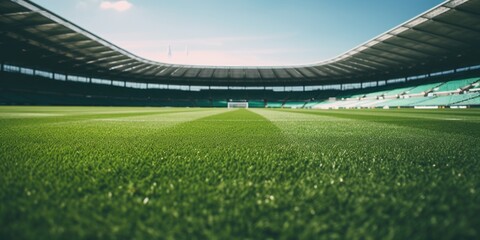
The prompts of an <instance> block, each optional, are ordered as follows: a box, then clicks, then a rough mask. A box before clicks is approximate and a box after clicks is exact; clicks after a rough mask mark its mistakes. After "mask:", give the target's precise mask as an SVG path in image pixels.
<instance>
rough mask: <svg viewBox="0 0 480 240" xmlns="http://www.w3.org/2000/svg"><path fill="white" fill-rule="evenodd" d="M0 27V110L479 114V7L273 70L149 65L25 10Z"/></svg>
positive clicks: (52, 17) (451, 4)
mask: <svg viewBox="0 0 480 240" xmlns="http://www.w3.org/2000/svg"><path fill="white" fill-rule="evenodd" d="M0 23H1V26H0V52H1V54H0V61H1V71H0V72H1V73H0V74H1V75H0V77H1V81H0V91H1V92H0V93H1V95H0V104H45V105H142V106H198V107H223V106H226V105H227V102H228V101H229V100H231V99H233V100H240V101H249V102H250V104H249V105H250V106H253V107H255V106H258V107H265V106H267V107H311V108H342V107H346V108H349V107H413V106H417V105H418V104H417V102H418V103H419V102H423V103H424V104H423V105H422V104H421V105H422V106H429V105H428V104H427V103H428V101H430V102H431V101H432V100H433V99H435V100H433V102H434V103H435V101H438V102H439V104H437V105H435V104H433V105H432V106H464V105H468V106H476V105H480V98H479V97H480V96H479V95H478V93H479V91H478V88H479V87H478V84H479V83H478V80H479V79H478V78H476V77H477V76H480V57H479V56H480V44H479V43H480V2H479V1H473V0H470V1H469V0H451V1H445V2H444V3H442V4H440V5H438V6H436V7H434V8H432V9H430V10H428V11H426V12H424V13H422V14H420V15H418V16H417V17H415V18H413V19H411V20H409V21H407V22H405V23H402V24H400V25H399V26H397V27H395V28H393V29H391V30H389V31H387V32H385V33H383V34H381V35H379V36H377V37H375V38H373V39H372V40H370V41H367V42H366V43H364V44H362V45H360V46H358V47H355V48H354V49H352V50H350V51H348V52H346V53H343V54H341V55H339V56H337V57H335V58H333V59H329V60H326V61H323V62H319V63H315V64H309V65H298V66H282V67H268V66H265V67H229V66H191V65H178V64H168V63H161V62H154V61H151V60H147V59H144V58H141V57H139V56H136V55H134V54H132V53H130V52H128V51H126V50H124V49H122V48H120V47H118V46H115V45H113V44H112V43H110V42H108V41H107V40H105V39H102V38H100V37H98V36H96V35H95V34H93V33H91V32H89V31H87V30H85V29H83V28H81V27H79V26H77V25H76V24H74V23H72V22H69V21H68V20H66V19H64V18H62V17H60V16H58V15H56V14H54V13H52V12H51V11H49V10H47V9H45V8H42V7H41V6H38V5H36V4H35V3H33V2H31V1H27V0H1V1H0ZM465 94H470V95H465ZM457 95H465V96H457ZM331 97H335V101H326V100H327V99H329V98H331ZM415 97H418V99H416V100H419V101H413V100H412V99H413V98H415ZM420 97H421V99H420ZM407 98H409V99H408V100H405V101H407V102H408V103H407V102H402V101H403V100H402V99H407ZM410 98H412V99H410ZM439 99H444V101H440V100H439ZM452 99H453V100H452ZM420 100H421V101H420ZM340 101H342V102H340ZM346 101H351V102H348V104H347V103H346ZM389 101H391V102H395V101H397V102H400V103H396V104H391V103H388V102H389ZM335 102H337V103H335ZM462 102H463V103H464V104H461V103H462ZM367 103H368V104H367ZM381 103H384V104H383V105H382V104H381ZM467 103H468V104H467ZM329 104H330V105H329ZM332 104H333V105H332ZM322 105H323V107H322Z"/></svg>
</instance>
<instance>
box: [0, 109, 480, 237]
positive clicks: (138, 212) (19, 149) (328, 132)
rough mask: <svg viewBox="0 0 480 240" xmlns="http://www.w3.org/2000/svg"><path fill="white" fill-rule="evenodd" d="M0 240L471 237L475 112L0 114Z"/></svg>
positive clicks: (477, 140) (477, 202)
mask: <svg viewBox="0 0 480 240" xmlns="http://www.w3.org/2000/svg"><path fill="white" fill-rule="evenodd" d="M0 129H1V131H0V183H1V184H0V203H1V205H0V239H154V238H160V239H205V238H208V239H231V238H235V239H269V238H272V239H295V238H301V239H426V238H427V239H478V238H479V237H480V232H479V231H480V230H479V226H480V217H479V216H480V174H479V173H480V157H479V156H480V111H479V110H478V109H467V110H428V111H425V110H339V111H317V110H308V111H307V110H268V109H254V110H227V109H186V108H185V109H181V108H108V107H104V108H87V107H0Z"/></svg>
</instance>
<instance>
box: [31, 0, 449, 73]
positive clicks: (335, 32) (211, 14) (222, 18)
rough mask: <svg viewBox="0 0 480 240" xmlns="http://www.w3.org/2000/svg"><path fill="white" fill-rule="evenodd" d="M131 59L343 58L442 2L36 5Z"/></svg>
mask: <svg viewBox="0 0 480 240" xmlns="http://www.w3.org/2000/svg"><path fill="white" fill-rule="evenodd" d="M33 2H35V3H37V4H39V5H41V6H43V7H45V8H47V9H48V10H50V11H53V12H54V13H56V14H58V15H60V16H61V17H63V18H65V19H67V20H69V21H71V22H73V23H75V24H77V25H78V26H80V27H82V28H84V29H86V30H88V31H90V32H92V33H94V34H95V35H98V36H100V37H102V38H104V39H105V40H107V41H109V42H111V43H113V44H115V45H117V46H119V47H121V48H124V49H126V50H127V51H130V52H131V53H133V54H135V55H137V56H140V57H143V58H146V59H149V60H154V61H159V62H166V63H176V64H189V65H220V66H281V65H299V64H311V63H316V62H320V61H323V60H328V59H330V58H333V57H336V56H338V55H340V54H342V53H344V52H346V51H348V50H350V49H352V48H354V47H356V46H358V45H360V44H362V43H364V42H366V41H368V40H370V39H372V38H374V37H376V36H378V35H380V34H382V33H384V32H386V31H388V30H390V29H391V28H393V27H396V26H398V25H399V24H401V23H403V22H405V21H407V20H409V19H411V18H413V17H415V16H417V15H419V14H421V13H422V12H424V11H426V10H428V9H430V8H432V7H434V6H436V5H438V4H440V3H442V2H443V1H442V0H421V1H420V0H401V1H399V0H336V1H333V0H329V1H327V0H108V1H107V0H33Z"/></svg>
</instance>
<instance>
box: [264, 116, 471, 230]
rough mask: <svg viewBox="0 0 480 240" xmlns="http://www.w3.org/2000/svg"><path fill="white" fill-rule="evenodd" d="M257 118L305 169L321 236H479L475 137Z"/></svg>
mask: <svg viewBox="0 0 480 240" xmlns="http://www.w3.org/2000/svg"><path fill="white" fill-rule="evenodd" d="M255 111H256V112H257V113H260V114H262V115H263V116H265V117H266V118H268V119H270V120H272V121H273V122H274V123H275V124H276V125H277V126H278V127H279V128H280V129H282V131H283V132H284V134H285V135H287V136H289V139H290V140H291V141H292V146H296V147H297V149H298V151H299V152H298V153H297V155H298V156H300V157H301V158H302V159H305V161H304V162H306V163H310V164H311V166H312V170H311V172H314V173H315V174H316V176H317V181H319V182H321V183H322V184H318V185H317V187H318V188H317V189H318V191H319V192H321V193H322V194H321V195H320V196H318V198H317V199H315V202H316V203H317V204H311V205H308V207H310V208H312V207H313V209H314V211H315V212H316V213H317V212H319V211H320V212H322V215H323V216H330V219H329V220H327V219H325V221H330V222H329V224H325V225H323V227H324V228H325V231H328V230H326V229H330V230H331V229H335V228H336V227H338V228H339V229H343V230H339V231H341V232H343V233H344V234H345V235H340V236H342V237H341V238H355V237H359V236H360V235H362V234H360V235H359V233H361V232H363V233H365V235H363V236H365V237H366V236H368V235H369V234H367V232H375V234H378V235H377V237H378V236H381V237H380V238H396V239H404V238H418V239H425V238H447V239H449V238H461V237H462V236H463V237H466V236H475V235H477V234H478V232H477V230H476V227H475V226H476V225H478V224H479V223H480V221H479V219H478V218H477V217H475V215H476V214H478V213H480V207H478V205H477V204H476V202H477V201H478V200H479V199H480V198H479V195H478V190H479V189H480V182H479V181H478V178H477V177H476V175H477V174H476V172H477V171H479V170H480V161H479V158H478V157H477V155H478V152H480V147H479V146H480V137H479V136H478V135H476V136H474V135H470V134H469V135H461V134H451V133H448V132H441V131H432V130H430V129H418V128H411V127H408V126H401V125H396V124H386V123H382V122H376V121H365V120H364V119H362V118H360V119H355V118H354V117H349V118H337V119H338V121H332V118H335V117H334V116H336V115H331V114H328V115H327V114H315V113H314V112H315V110H314V111H312V113H305V112H301V111H276V110H266V109H259V110H255ZM322 113H323V112H322ZM371 117H372V118H375V113H372V116H371ZM296 118H298V119H301V121H294V119H296ZM279 119H281V121H278V120H279ZM285 120H291V121H285ZM322 120H325V121H322ZM403 120H404V121H408V120H407V119H403ZM442 123H443V128H448V127H450V126H449V123H448V122H446V121H443V122H442ZM411 124H413V123H411ZM313 169H315V170H313ZM309 172H310V171H309ZM311 172H310V173H311ZM306 174H308V172H307V173H306ZM320 203H328V204H327V205H329V206H330V208H327V209H325V206H324V205H323V204H320ZM440 219H441V220H440ZM315 222H317V221H315ZM317 223H318V222H317ZM318 228H322V227H319V226H315V229H317V230H319V231H322V230H320V229H318ZM432 229H434V230H432ZM350 234H351V235H350Z"/></svg>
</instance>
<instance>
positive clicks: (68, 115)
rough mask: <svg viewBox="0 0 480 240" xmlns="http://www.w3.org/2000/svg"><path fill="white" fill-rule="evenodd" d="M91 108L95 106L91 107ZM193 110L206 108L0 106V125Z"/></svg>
mask: <svg viewBox="0 0 480 240" xmlns="http://www.w3.org/2000/svg"><path fill="white" fill-rule="evenodd" d="M91 109H92V110H93V109H95V108H91ZM193 111H206V109H194V110H190V109H181V108H178V109H175V108H172V109H161V108H157V109H149V110H148V111H145V110H143V109H141V108H139V109H137V111H135V110H131V109H123V108H121V107H119V108H112V109H108V110H107V111H105V112H102V111H96V110H94V111H92V112H88V111H82V112H62V111H57V112H56V113H55V114H53V115H49V114H48V113H47V114H45V113H40V114H38V113H35V112H27V111H25V112H22V113H16V112H11V111H10V109H9V108H1V107H0V126H15V125H17V126H18V125H28V124H33V125H35V126H38V125H39V124H50V123H54V124H58V123H68V122H75V121H86V120H93V119H120V118H128V117H139V116H149V115H158V114H169V113H179V112H193Z"/></svg>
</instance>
